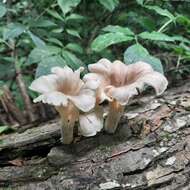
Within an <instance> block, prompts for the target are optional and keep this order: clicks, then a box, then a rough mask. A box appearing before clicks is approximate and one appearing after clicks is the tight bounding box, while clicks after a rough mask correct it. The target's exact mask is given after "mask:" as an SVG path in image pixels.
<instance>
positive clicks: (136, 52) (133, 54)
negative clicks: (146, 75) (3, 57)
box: [124, 44, 163, 73]
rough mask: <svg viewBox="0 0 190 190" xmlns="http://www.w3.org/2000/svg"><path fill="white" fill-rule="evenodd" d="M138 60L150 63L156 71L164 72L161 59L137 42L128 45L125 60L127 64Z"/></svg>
mask: <svg viewBox="0 0 190 190" xmlns="http://www.w3.org/2000/svg"><path fill="white" fill-rule="evenodd" d="M138 61H144V62H146V63H148V64H150V65H151V66H152V68H153V69H154V70H155V71H157V72H160V73H163V67H162V63H161V61H160V60H159V59H158V58H156V57H153V56H151V55H150V54H149V53H148V51H147V49H145V48H144V47H143V46H142V45H140V44H135V45H132V46H130V47H128V48H127V49H126V51H125V52H124V62H125V64H133V63H136V62H138Z"/></svg>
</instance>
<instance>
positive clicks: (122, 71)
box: [84, 59, 168, 133]
mask: <svg viewBox="0 0 190 190" xmlns="http://www.w3.org/2000/svg"><path fill="white" fill-rule="evenodd" d="M88 68H89V71H90V72H91V73H88V74H86V75H85V77H84V80H85V81H88V83H91V85H93V86H98V88H97V91H96V97H97V98H96V99H97V102H98V103H99V104H100V103H102V102H103V101H104V100H108V101H109V110H108V111H109V112H108V115H107V118H106V121H105V130H106V131H107V132H108V133H114V132H115V130H116V128H117V125H118V122H119V120H120V118H121V116H122V114H123V112H124V107H125V105H126V104H127V103H128V101H129V99H130V98H132V97H133V96H135V95H138V94H139V92H141V91H142V90H144V87H145V85H148V86H152V87H153V88H154V89H155V91H156V94H157V95H160V94H162V93H163V92H164V91H165V90H166V88H167V85H168V81H167V79H166V78H165V77H164V75H162V74H161V73H158V72H156V71H154V70H153V68H152V67H151V66H150V65H149V64H148V63H145V62H141V61H139V62H137V63H134V64H130V65H126V64H124V63H122V62H121V61H118V60H117V61H114V62H113V63H111V62H110V61H109V60H107V59H101V60H99V61H98V62H97V63H95V64H90V65H89V66H88Z"/></svg>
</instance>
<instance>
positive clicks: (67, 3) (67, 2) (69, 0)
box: [57, 0, 81, 15]
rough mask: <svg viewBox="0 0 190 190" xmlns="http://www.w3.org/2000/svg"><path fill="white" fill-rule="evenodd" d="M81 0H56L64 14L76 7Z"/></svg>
mask: <svg viewBox="0 0 190 190" xmlns="http://www.w3.org/2000/svg"><path fill="white" fill-rule="evenodd" d="M80 1H81V0H57V3H58V5H59V7H60V8H61V10H62V12H63V14H64V15H66V14H67V13H68V12H70V11H71V10H72V8H74V7H76V6H77V5H78V4H79V3H80Z"/></svg>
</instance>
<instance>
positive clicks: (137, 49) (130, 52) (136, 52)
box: [124, 44, 149, 64]
mask: <svg viewBox="0 0 190 190" xmlns="http://www.w3.org/2000/svg"><path fill="white" fill-rule="evenodd" d="M148 55H149V53H148V51H147V49H145V48H144V47H143V46H141V45H140V44H135V45H132V46H130V47H128V48H127V49H126V51H125V52H124V62H125V63H126V64H132V63H135V62H137V61H139V58H142V57H146V56H148Z"/></svg>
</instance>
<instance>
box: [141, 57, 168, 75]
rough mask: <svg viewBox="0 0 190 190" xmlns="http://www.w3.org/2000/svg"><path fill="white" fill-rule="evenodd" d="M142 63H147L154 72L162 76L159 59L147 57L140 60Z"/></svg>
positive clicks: (162, 71)
mask: <svg viewBox="0 0 190 190" xmlns="http://www.w3.org/2000/svg"><path fill="white" fill-rule="evenodd" d="M142 61H144V62H146V63H149V64H150V65H151V66H152V68H153V69H154V70H155V71H157V72H159V73H162V74H163V73H164V70H163V66H162V63H161V61H160V59H158V58H156V57H153V56H151V55H149V56H146V57H144V58H142Z"/></svg>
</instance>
